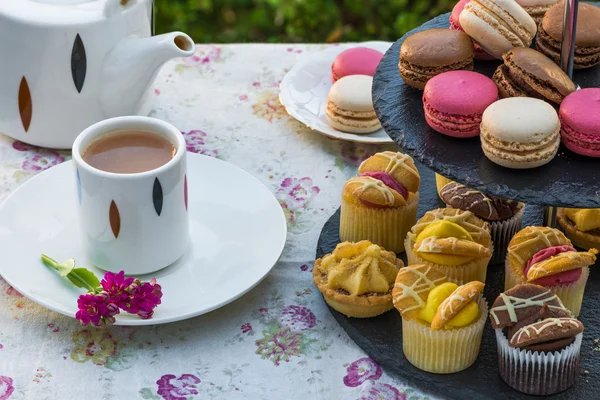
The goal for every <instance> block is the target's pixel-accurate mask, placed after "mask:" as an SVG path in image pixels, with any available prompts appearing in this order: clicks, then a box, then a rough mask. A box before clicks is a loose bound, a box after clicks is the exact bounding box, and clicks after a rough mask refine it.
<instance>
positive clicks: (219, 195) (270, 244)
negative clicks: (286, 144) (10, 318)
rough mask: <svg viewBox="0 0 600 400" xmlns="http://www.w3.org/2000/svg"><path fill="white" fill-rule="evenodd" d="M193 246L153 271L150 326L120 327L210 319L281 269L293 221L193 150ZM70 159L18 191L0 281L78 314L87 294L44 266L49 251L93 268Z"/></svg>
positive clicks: (228, 169)
mask: <svg viewBox="0 0 600 400" xmlns="http://www.w3.org/2000/svg"><path fill="white" fill-rule="evenodd" d="M188 187H189V216H190V245H189V247H188V251H187V253H186V254H184V256H183V257H182V258H181V259H180V260H179V261H177V262H176V263H175V264H173V265H171V266H169V267H167V268H165V269H163V270H161V271H158V272H156V273H154V274H151V275H147V276H141V277H140V278H141V279H142V280H149V279H151V277H152V276H155V277H156V279H157V282H158V283H159V284H160V285H161V286H162V290H163V298H162V304H161V305H159V306H158V307H157V308H156V312H155V314H154V317H153V318H152V319H149V320H142V319H139V318H138V317H136V316H132V315H129V314H127V313H122V314H120V315H118V316H117V317H116V319H117V321H116V324H117V325H154V324H163V323H167V322H173V321H179V320H183V319H187V318H191V317H195V316H197V315H200V314H204V313H207V312H209V311H212V310H215V309H217V308H219V307H222V306H224V305H225V304H227V303H230V302H232V301H233V300H235V299H237V298H239V297H240V296H242V295H243V294H245V293H246V292H248V291H249V290H250V289H252V288H253V287H254V286H256V285H257V284H258V283H259V282H260V281H261V280H262V279H263V278H264V277H265V276H266V275H267V274H268V273H269V271H270V270H271V268H273V266H274V265H275V263H276V262H277V260H278V259H279V256H280V255H281V252H282V251H283V247H284V245H285V240H286V234H287V229H286V220H285V216H284V214H283V211H282V209H281V206H280V205H279V203H278V202H277V200H276V199H275V197H274V196H273V195H272V194H271V192H270V191H269V190H268V189H267V188H266V187H265V186H264V185H263V184H262V183H261V182H260V181H258V179H256V178H254V177H253V176H251V175H250V174H248V173H247V172H245V171H243V170H241V169H239V168H238V167H235V166H233V165H231V164H228V163H226V162H224V161H220V160H217V159H214V158H211V157H207V156H202V155H198V154H188ZM75 190H76V189H75V178H74V176H73V165H72V162H71V161H68V162H65V163H63V164H61V165H58V166H56V167H53V168H51V169H49V170H47V171H45V172H42V173H41V174H39V175H38V176H35V177H33V178H31V179H30V180H29V181H27V182H26V183H24V184H23V185H22V186H20V187H19V188H18V189H17V190H15V191H14V193H12V194H11V195H10V196H9V197H8V199H6V201H5V202H4V203H3V204H1V205H0V255H1V257H2V262H0V275H2V277H3V278H4V279H5V280H6V281H7V282H8V283H9V284H10V285H11V286H13V287H14V288H15V289H16V290H18V291H19V292H20V293H22V294H23V295H25V296H26V297H28V298H30V299H31V300H33V301H35V302H36V303H38V304H40V305H42V306H44V307H47V308H49V309H51V310H53V311H56V312H58V313H61V314H64V315H68V316H70V317H75V313H76V312H77V297H78V296H79V295H80V294H82V293H84V292H85V291H84V290H82V289H78V288H75V287H73V286H71V285H70V284H69V283H68V282H67V281H66V280H65V279H63V278H61V277H60V276H59V275H58V274H57V273H56V272H55V271H54V270H51V269H50V268H48V267H46V266H45V265H44V264H42V262H41V261H40V255H41V254H42V253H44V254H46V255H48V256H50V257H52V258H54V259H55V260H58V261H63V260H66V259H68V258H71V257H72V258H74V259H75V260H76V262H77V265H78V266H81V267H85V268H88V269H90V270H92V271H93V272H94V273H95V274H96V276H97V277H98V278H99V279H100V278H102V276H103V275H104V272H103V271H101V270H99V269H97V268H95V267H92V266H91V265H90V264H88V263H87V260H86V257H85V255H84V252H83V249H82V247H81V245H80V237H79V226H78V221H77V216H76V210H77V201H76V199H77V195H76V193H75Z"/></svg>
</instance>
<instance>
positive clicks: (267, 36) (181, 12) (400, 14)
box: [155, 0, 457, 43]
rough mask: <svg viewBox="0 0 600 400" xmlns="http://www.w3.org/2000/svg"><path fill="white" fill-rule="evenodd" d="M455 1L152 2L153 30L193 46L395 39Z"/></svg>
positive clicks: (262, 0) (187, 0)
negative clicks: (175, 34) (176, 33)
mask: <svg viewBox="0 0 600 400" xmlns="http://www.w3.org/2000/svg"><path fill="white" fill-rule="evenodd" d="M456 2H457V0H437V1H427V0H155V14H156V17H155V18H156V20H155V21H156V32H157V33H163V32H169V31H173V30H180V31H184V32H186V33H188V34H189V35H190V36H191V37H192V38H193V39H194V40H195V41H196V42H197V43H242V42H272V43H293V42H306V43H323V42H350V41H364V40H390V41H392V40H396V39H398V38H399V37H400V36H402V35H403V34H404V33H406V32H407V31H409V30H411V29H412V28H414V27H416V26H418V25H420V24H422V23H423V22H425V21H427V20H429V19H431V18H432V17H435V16H437V15H439V14H441V13H445V12H448V11H450V10H451V9H452V7H453V6H454V4H455V3H456Z"/></svg>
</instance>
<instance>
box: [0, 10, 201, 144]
mask: <svg viewBox="0 0 600 400" xmlns="http://www.w3.org/2000/svg"><path fill="white" fill-rule="evenodd" d="M152 31H153V2H152V0H0V133H3V134H5V135H8V136H10V137H12V138H15V139H18V140H21V141H23V142H26V143H29V144H33V145H37V146H42V147H50V148H58V149H67V148H70V147H71V145H72V144H73V141H74V140H75V137H77V135H78V134H79V133H80V132H81V131H83V130H84V129H85V128H87V127H88V126H90V125H92V124H94V123H95V122H98V121H100V120H103V119H106V118H110V117H116V116H121V115H147V114H148V113H149V112H150V109H151V107H152V99H153V96H151V94H150V93H149V92H150V86H151V84H152V82H153V81H154V79H155V78H156V74H157V73H158V70H159V69H160V67H161V66H162V65H163V64H164V63H165V62H166V61H168V60H169V59H172V58H175V57H187V56H191V55H192V54H194V50H195V46H194V42H193V41H192V39H190V37H189V36H188V35H186V34H185V33H182V32H172V33H167V34H164V35H159V36H151V34H152V33H153V32H152Z"/></svg>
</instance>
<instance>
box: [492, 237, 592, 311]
mask: <svg viewBox="0 0 600 400" xmlns="http://www.w3.org/2000/svg"><path fill="white" fill-rule="evenodd" d="M596 254H598V251H597V250H596V249H590V250H589V251H587V252H578V251H577V250H576V249H575V248H574V247H573V246H572V245H571V241H570V240H569V239H567V238H566V236H565V235H564V234H563V233H562V232H561V231H559V230H558V229H553V228H549V227H545V226H544V227H540V226H529V227H527V228H525V229H523V230H521V231H520V232H518V233H517V234H516V235H515V236H514V237H513V238H512V240H511V241H510V244H509V246H508V255H507V257H506V268H505V280H504V290H508V289H510V288H512V287H514V286H516V285H518V284H522V283H532V284H536V285H540V286H543V287H546V288H548V289H549V290H550V291H551V292H552V293H555V294H556V295H557V296H558V297H560V299H561V301H562V302H563V304H564V305H565V307H566V308H568V309H569V310H570V311H571V312H572V313H573V315H574V316H575V317H577V316H578V315H579V312H580V311H581V303H582V301H583V292H584V290H585V285H586V283H587V279H588V276H589V274H590V271H589V266H590V265H593V264H594V263H595V262H596Z"/></svg>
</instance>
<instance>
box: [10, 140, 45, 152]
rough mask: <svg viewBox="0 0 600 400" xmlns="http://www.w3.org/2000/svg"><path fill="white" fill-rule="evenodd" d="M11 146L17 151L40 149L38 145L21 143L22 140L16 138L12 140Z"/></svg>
mask: <svg viewBox="0 0 600 400" xmlns="http://www.w3.org/2000/svg"><path fill="white" fill-rule="evenodd" d="M12 147H13V149H15V150H17V151H36V150H40V148H39V147H34V146H32V145H30V144H27V143H23V142H20V141H18V140H16V141H14V142H13V145H12Z"/></svg>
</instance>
